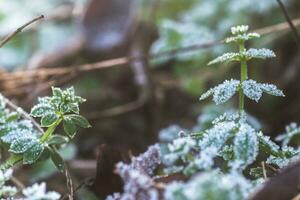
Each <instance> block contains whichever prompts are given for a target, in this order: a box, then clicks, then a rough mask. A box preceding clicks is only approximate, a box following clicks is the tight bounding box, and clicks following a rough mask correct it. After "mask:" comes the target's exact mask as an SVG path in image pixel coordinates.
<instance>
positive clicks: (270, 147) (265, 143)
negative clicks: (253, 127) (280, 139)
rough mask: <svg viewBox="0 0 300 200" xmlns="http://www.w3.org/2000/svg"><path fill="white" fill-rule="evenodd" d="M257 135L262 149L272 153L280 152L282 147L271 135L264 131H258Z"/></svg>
mask: <svg viewBox="0 0 300 200" xmlns="http://www.w3.org/2000/svg"><path fill="white" fill-rule="evenodd" d="M256 136H257V138H258V141H259V145H260V148H261V149H262V150H264V151H265V152H267V153H270V154H272V155H279V154H280V147H279V146H278V145H277V144H276V143H274V142H273V141H272V140H271V139H270V137H269V136H265V135H264V134H263V133H262V132H258V133H256Z"/></svg>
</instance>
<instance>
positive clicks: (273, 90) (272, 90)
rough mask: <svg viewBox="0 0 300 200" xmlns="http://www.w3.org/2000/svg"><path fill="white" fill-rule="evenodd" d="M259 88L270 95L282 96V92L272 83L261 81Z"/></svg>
mask: <svg viewBox="0 0 300 200" xmlns="http://www.w3.org/2000/svg"><path fill="white" fill-rule="evenodd" d="M261 89H262V90H263V91H264V92H266V93H268V94H270V95H273V96H281V97H284V96H285V95H284V93H283V92H282V91H281V90H279V89H278V88H277V87H276V85H273V84H267V83H261Z"/></svg>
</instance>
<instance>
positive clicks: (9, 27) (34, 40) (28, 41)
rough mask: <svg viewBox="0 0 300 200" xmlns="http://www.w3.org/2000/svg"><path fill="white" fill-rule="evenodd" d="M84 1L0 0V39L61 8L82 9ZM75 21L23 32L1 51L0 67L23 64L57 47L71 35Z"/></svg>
mask: <svg viewBox="0 0 300 200" xmlns="http://www.w3.org/2000/svg"><path fill="white" fill-rule="evenodd" d="M85 2H86V1H85V0H63V1H60V0H52V1H39V0H28V1H26V3H25V2H23V1H18V0H10V1H0V26H1V29H0V37H4V36H5V35H6V34H8V33H10V32H12V31H14V30H16V29H17V28H18V27H19V26H20V25H23V24H24V23H26V22H28V21H29V20H31V19H33V18H34V17H37V16H38V15H41V14H44V15H45V16H46V18H47V17H49V16H51V15H54V14H56V10H57V9H58V8H59V7H62V6H64V5H65V6H68V5H69V6H70V5H74V7H80V6H82V5H83V4H84V3H85ZM75 23H76V21H75V20H71V19H70V20H67V21H60V22H55V21H47V22H43V23H42V25H39V28H38V29H34V30H30V31H28V32H26V31H25V32H23V33H22V34H20V35H19V36H17V37H16V38H15V39H14V40H13V41H10V42H9V43H8V44H7V45H6V46H5V47H3V48H1V49H0V54H1V57H0V65H1V66H4V67H5V68H8V69H13V68H16V67H17V66H23V65H26V63H27V61H28V59H29V58H30V56H32V54H33V53H34V52H36V51H44V52H48V51H51V50H53V49H54V48H57V47H59V45H61V44H63V43H64V42H66V40H68V39H69V38H70V35H73V32H74V31H75Z"/></svg>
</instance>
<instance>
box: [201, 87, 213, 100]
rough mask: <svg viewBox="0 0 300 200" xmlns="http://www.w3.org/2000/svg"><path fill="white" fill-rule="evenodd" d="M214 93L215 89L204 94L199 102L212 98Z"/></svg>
mask: <svg viewBox="0 0 300 200" xmlns="http://www.w3.org/2000/svg"><path fill="white" fill-rule="evenodd" d="M213 93H214V88H211V89H209V90H208V91H207V92H205V93H204V94H202V95H201V97H200V98H199V100H200V101H201V100H204V99H206V98H208V97H210V96H211V95H213Z"/></svg>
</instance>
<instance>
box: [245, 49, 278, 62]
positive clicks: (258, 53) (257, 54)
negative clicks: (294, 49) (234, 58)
mask: <svg viewBox="0 0 300 200" xmlns="http://www.w3.org/2000/svg"><path fill="white" fill-rule="evenodd" d="M243 54H244V56H246V58H247V60H249V59H251V58H260V59H266V58H274V57H276V55H275V53H274V52H273V51H272V50H270V49H265V48H262V49H253V48H251V49H248V50H247V51H246V52H244V53H243Z"/></svg>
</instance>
